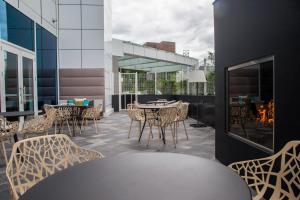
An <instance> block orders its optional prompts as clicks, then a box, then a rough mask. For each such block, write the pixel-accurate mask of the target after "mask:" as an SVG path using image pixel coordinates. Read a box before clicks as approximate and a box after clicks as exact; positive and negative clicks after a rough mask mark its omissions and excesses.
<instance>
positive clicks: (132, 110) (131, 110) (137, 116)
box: [127, 104, 145, 138]
mask: <svg viewBox="0 0 300 200" xmlns="http://www.w3.org/2000/svg"><path fill="white" fill-rule="evenodd" d="M127 111H128V117H129V118H130V119H131V122H130V127H129V132H128V138H130V134H131V129H132V124H133V122H134V121H135V122H138V123H139V134H140V133H141V129H142V122H144V121H145V116H144V111H143V110H142V109H138V108H136V106H135V104H128V105H127Z"/></svg>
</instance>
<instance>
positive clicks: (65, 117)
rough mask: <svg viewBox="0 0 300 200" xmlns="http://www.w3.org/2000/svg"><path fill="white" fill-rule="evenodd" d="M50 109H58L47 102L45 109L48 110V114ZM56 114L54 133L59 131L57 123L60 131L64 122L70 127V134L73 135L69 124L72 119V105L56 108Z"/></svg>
mask: <svg viewBox="0 0 300 200" xmlns="http://www.w3.org/2000/svg"><path fill="white" fill-rule="evenodd" d="M50 109H56V108H54V107H53V106H52V105H48V104H45V105H44V110H45V112H46V114H47V113H48V112H49V110H50ZM56 110H57V111H56V116H55V120H54V126H55V128H54V133H55V134H56V131H57V124H59V132H60V130H61V129H62V128H63V126H64V124H65V123H66V124H67V127H68V131H69V134H70V136H71V135H72V132H71V129H70V125H69V121H70V120H71V114H72V110H71V108H70V107H59V108H57V109H56Z"/></svg>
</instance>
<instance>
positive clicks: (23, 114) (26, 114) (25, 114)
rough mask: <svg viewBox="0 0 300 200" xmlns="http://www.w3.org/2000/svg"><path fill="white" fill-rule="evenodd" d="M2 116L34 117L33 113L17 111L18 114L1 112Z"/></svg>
mask: <svg viewBox="0 0 300 200" xmlns="http://www.w3.org/2000/svg"><path fill="white" fill-rule="evenodd" d="M0 115H2V116H4V117H22V116H29V115H34V112H33V111H16V112H1V113H0Z"/></svg>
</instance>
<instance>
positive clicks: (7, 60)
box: [4, 52, 19, 112]
mask: <svg viewBox="0 0 300 200" xmlns="http://www.w3.org/2000/svg"><path fill="white" fill-rule="evenodd" d="M4 70H5V99H6V112H13V111H19V92H18V56H17V55H16V54H13V53H9V52H4Z"/></svg>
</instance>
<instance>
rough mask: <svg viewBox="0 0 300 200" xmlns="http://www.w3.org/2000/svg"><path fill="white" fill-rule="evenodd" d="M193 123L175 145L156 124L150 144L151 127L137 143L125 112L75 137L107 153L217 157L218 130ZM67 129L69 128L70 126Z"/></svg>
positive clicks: (0, 194) (2, 185) (2, 195)
mask: <svg viewBox="0 0 300 200" xmlns="http://www.w3.org/2000/svg"><path fill="white" fill-rule="evenodd" d="M191 123H195V120H193V119H188V120H187V121H186V127H187V132H188V134H189V140H186V136H185V133H184V129H183V126H182V124H181V125H180V127H179V129H178V144H177V148H174V145H173V141H172V138H171V131H170V130H167V131H166V140H167V143H166V145H163V143H162V142H159V139H158V131H157V128H155V129H154V132H153V133H154V139H152V140H151V142H150V145H149V147H147V145H146V144H147V138H148V133H149V128H148V127H146V129H145V131H144V134H143V137H142V140H141V142H140V143H138V130H139V128H138V123H137V122H134V123H133V128H132V132H131V133H132V134H131V138H130V139H128V138H127V135H128V130H129V125H130V120H129V118H128V116H127V114H126V113H125V112H120V113H113V114H112V115H110V116H109V117H106V118H103V119H102V120H101V121H100V123H99V129H100V130H99V132H98V134H97V133H96V132H95V129H94V127H93V125H92V123H91V124H90V126H89V127H87V128H86V130H85V132H84V133H82V134H81V135H77V136H76V137H73V138H72V140H73V141H74V142H75V143H77V144H78V145H80V146H82V147H85V148H88V149H94V150H96V151H99V152H101V153H102V154H103V155H104V156H106V157H111V156H115V155H120V154H128V153H135V152H141V151H143V152H172V153H182V154H189V155H194V156H199V157H203V158H207V159H212V160H214V155H215V139H214V138H215V130H214V129H213V128H211V127H206V128H193V127H190V125H189V124H191ZM64 132H67V129H65V131H64ZM7 145H8V146H7V147H8V149H11V144H7ZM125 156H126V155H125ZM0 162H2V166H0V200H6V199H9V194H8V191H7V185H6V177H5V167H4V165H3V158H2V157H1V159H0ZM0 165H1V164H0Z"/></svg>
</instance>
